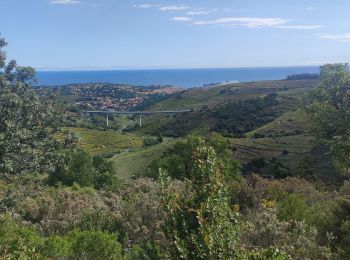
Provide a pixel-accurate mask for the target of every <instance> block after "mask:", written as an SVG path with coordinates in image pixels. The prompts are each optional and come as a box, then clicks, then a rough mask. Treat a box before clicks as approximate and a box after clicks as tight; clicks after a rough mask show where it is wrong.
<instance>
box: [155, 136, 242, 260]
mask: <svg viewBox="0 0 350 260" xmlns="http://www.w3.org/2000/svg"><path fill="white" fill-rule="evenodd" d="M193 145H194V146H193V149H192V150H190V151H189V152H190V153H191V157H192V158H193V164H192V165H191V167H190V168H189V170H188V173H187V174H188V175H187V177H188V178H189V179H190V180H191V182H192V185H193V186H192V190H191V192H192V194H191V195H190V196H183V195H182V196H181V195H180V194H178V193H176V192H175V193H170V194H169V193H168V192H167V191H166V190H167V189H168V187H169V183H170V178H169V177H168V175H167V173H166V172H161V176H160V183H161V186H162V198H163V200H164V205H165V208H166V210H167V212H168V214H169V218H168V220H167V222H166V224H165V230H166V233H167V235H168V237H169V238H170V239H171V241H173V244H172V245H173V249H172V256H173V257H174V258H177V259H180V258H185V259H235V258H238V257H239V256H240V254H241V252H240V248H239V243H238V238H237V229H236V226H235V224H236V221H237V216H235V214H234V212H232V211H231V209H230V207H229V204H228V197H227V190H226V187H225V185H223V181H224V179H225V177H224V175H225V174H226V173H225V172H221V171H220V170H221V169H220V161H219V160H217V158H216V155H215V152H214V149H213V148H211V147H208V146H206V144H205V141H204V140H203V139H200V138H199V139H198V140H196V142H195V143H193Z"/></svg>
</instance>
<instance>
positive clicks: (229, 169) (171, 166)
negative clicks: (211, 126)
mask: <svg viewBox="0 0 350 260" xmlns="http://www.w3.org/2000/svg"><path fill="white" fill-rule="evenodd" d="M202 141H203V140H202V138H199V137H197V136H190V137H188V138H187V139H186V140H184V141H179V142H177V143H176V144H175V146H174V147H173V148H171V149H170V150H168V151H167V153H166V154H165V155H164V156H163V157H162V158H161V159H159V160H156V161H155V162H153V163H152V164H151V166H150V167H149V168H148V176H149V177H153V178H156V177H157V175H158V170H159V168H163V169H165V170H166V171H167V172H168V174H169V175H170V176H171V177H172V178H178V179H184V178H188V177H189V175H190V172H191V171H192V169H193V167H195V165H196V162H195V161H194V158H193V152H194V150H195V149H196V147H197V146H198V145H199V144H200V143H201V142H202ZM205 143H206V144H207V145H210V146H211V147H213V148H214V150H215V152H216V153H217V157H218V161H219V162H220V167H221V170H222V171H223V172H224V176H225V178H226V177H227V178H230V179H234V178H237V177H238V174H237V172H238V169H239V168H240V166H239V163H238V162H237V161H236V160H234V159H233V155H232V147H231V144H230V142H229V141H228V140H227V139H226V138H224V137H223V136H221V135H220V134H216V133H213V134H211V135H208V136H207V137H206V138H205Z"/></svg>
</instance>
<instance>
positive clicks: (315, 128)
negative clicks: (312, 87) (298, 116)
mask: <svg viewBox="0 0 350 260" xmlns="http://www.w3.org/2000/svg"><path fill="white" fill-rule="evenodd" d="M320 70H321V84H320V85H319V87H318V88H317V89H316V91H314V92H313V94H312V96H311V101H309V102H308V103H307V104H306V111H307V113H308V116H309V120H310V130H311V132H312V133H313V134H314V135H315V136H316V137H317V139H318V141H320V142H322V143H325V144H327V145H328V147H329V148H330V150H331V152H332V153H333V155H334V156H335V158H336V159H337V160H338V162H340V163H341V165H342V166H343V167H344V168H348V167H350V164H349V162H350V161H349V156H350V133H349V129H350V117H349V113H350V102H349V101H350V91H349V90H350V72H349V67H348V64H328V65H325V66H322V67H321V69H320Z"/></svg>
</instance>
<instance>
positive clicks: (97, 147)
mask: <svg viewBox="0 0 350 260" xmlns="http://www.w3.org/2000/svg"><path fill="white" fill-rule="evenodd" d="M70 130H72V131H73V132H74V133H76V134H78V136H79V139H80V140H79V147H80V148H82V149H84V150H86V151H88V152H90V153H91V154H102V153H108V152H118V151H121V150H123V149H131V148H135V147H141V146H142V145H143V139H142V138H141V137H139V136H137V135H135V134H125V133H120V132H116V131H110V130H108V131H101V130H93V129H86V128H70Z"/></svg>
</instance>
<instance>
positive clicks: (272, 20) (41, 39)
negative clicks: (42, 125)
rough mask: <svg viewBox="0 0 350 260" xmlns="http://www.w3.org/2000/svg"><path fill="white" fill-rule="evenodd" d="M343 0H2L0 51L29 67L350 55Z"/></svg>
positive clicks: (286, 62)
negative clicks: (0, 41)
mask: <svg viewBox="0 0 350 260" xmlns="http://www.w3.org/2000/svg"><path fill="white" fill-rule="evenodd" d="M349 10H350V1H349V0H203V1H200V0H184V1H176V0H173V1H170V0H169V1H164V0H163V1H162V0H158V1H155V0H150V1H147V0H144V1H140V0H134V1H132V0H130V1H129V0H0V11H1V15H0V32H1V34H2V36H3V37H5V38H6V39H7V41H8V42H9V45H8V47H7V52H8V56H9V57H11V58H16V59H17V61H18V63H20V64H21V65H30V66H33V67H36V68H37V69H95V68H101V69H112V68H174V67H176V68H178V67H182V68H185V67H186V68H188V67H260V66H294V65H295V66H308V65H319V64H323V63H328V62H345V61H350V18H349V14H348V13H349Z"/></svg>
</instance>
